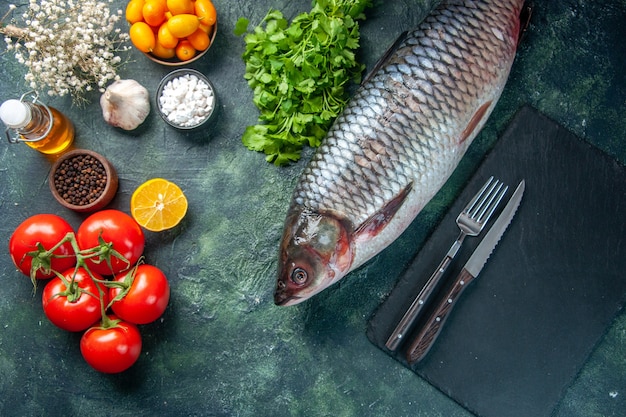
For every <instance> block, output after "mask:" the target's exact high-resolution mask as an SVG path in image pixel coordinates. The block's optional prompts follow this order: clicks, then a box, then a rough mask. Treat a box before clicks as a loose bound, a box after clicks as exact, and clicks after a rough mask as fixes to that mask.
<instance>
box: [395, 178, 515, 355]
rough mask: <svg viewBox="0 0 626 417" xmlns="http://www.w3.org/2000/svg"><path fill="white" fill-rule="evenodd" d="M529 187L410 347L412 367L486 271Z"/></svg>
mask: <svg viewBox="0 0 626 417" xmlns="http://www.w3.org/2000/svg"><path fill="white" fill-rule="evenodd" d="M525 187H526V183H525V182H524V180H522V181H521V182H520V183H519V185H518V186H517V189H516V190H515V192H514V193H513V195H512V196H511V198H510V199H509V201H508V203H507V204H506V206H505V207H504V209H503V210H502V213H500V216H498V218H497V220H496V221H495V223H494V224H493V226H491V228H490V229H489V232H487V235H486V236H485V237H484V238H483V240H482V241H481V242H480V244H479V245H478V247H477V248H476V250H474V253H472V256H471V257H470V258H469V260H468V261H467V263H466V264H465V266H463V269H462V270H461V272H459V274H458V275H457V277H456V279H455V280H454V284H453V285H452V287H451V288H450V290H449V291H448V293H447V294H446V295H445V297H444V298H443V299H442V300H441V301H440V302H439V304H438V305H437V306H436V307H435V310H434V312H433V313H432V314H431V315H430V317H429V318H428V320H427V321H426V324H425V325H424V326H423V327H422V329H421V330H420V332H419V333H418V335H417V337H416V338H415V339H414V340H413V342H412V343H411V345H410V346H409V348H408V350H407V354H406V359H407V361H408V362H409V364H411V365H412V364H414V363H416V362H419V361H421V360H422V359H423V358H424V357H425V356H426V354H427V353H428V352H429V351H430V348H431V347H432V346H433V344H434V343H435V340H436V339H437V336H439V333H440V332H441V329H442V327H443V325H444V324H445V322H446V319H447V318H448V316H449V315H450V312H451V311H452V307H454V304H455V303H456V301H457V300H458V298H459V297H460V296H461V293H462V292H463V290H465V288H467V286H468V285H469V284H470V283H471V282H472V281H473V280H474V279H475V278H476V277H477V276H478V274H479V273H480V271H481V270H482V269H483V266H484V265H485V263H486V262H487V259H489V256H490V255H491V252H493V250H494V248H495V247H496V245H497V244H498V242H499V241H500V238H501V237H502V235H503V234H504V231H505V230H506V229H507V227H508V226H509V224H510V223H511V220H512V219H513V217H514V216H515V213H516V212H517V208H518V207H519V204H520V202H521V200H522V195H523V194H524V189H525Z"/></svg>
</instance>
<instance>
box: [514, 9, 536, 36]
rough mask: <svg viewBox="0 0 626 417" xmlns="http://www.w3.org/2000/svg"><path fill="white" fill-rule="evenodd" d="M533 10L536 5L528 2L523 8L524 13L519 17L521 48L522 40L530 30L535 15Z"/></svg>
mask: <svg viewBox="0 0 626 417" xmlns="http://www.w3.org/2000/svg"><path fill="white" fill-rule="evenodd" d="M533 8H534V4H533V3H532V2H526V3H525V4H524V5H523V6H522V11H521V12H520V16H519V20H520V25H519V34H518V36H517V46H519V44H520V43H521V42H522V38H523V37H524V35H525V34H526V30H527V29H528V26H529V25H530V18H531V17H532V15H533Z"/></svg>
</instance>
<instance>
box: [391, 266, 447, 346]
mask: <svg viewBox="0 0 626 417" xmlns="http://www.w3.org/2000/svg"><path fill="white" fill-rule="evenodd" d="M452 258H453V257H450V255H447V256H446V257H445V258H443V259H442V261H441V263H439V266H438V267H437V269H436V270H435V272H433V274H432V275H431V276H430V278H429V279H428V281H427V282H426V285H424V287H423V288H422V289H421V291H420V292H419V294H417V297H415V299H414V300H413V302H412V303H411V306H410V307H409V309H408V310H407V311H406V313H404V316H402V319H400V321H399V322H398V325H397V326H396V328H395V329H394V330H393V332H391V335H390V336H389V339H387V343H385V346H386V347H387V349H389V350H396V349H397V348H398V346H399V345H400V343H401V342H402V341H403V340H404V337H405V336H406V335H407V334H408V332H409V329H410V328H411V326H413V323H415V321H416V320H417V318H418V317H419V316H420V314H421V313H422V311H423V310H424V307H425V306H426V302H427V301H428V300H429V299H430V296H431V295H432V293H433V292H434V291H435V288H437V287H438V286H439V283H440V282H441V277H443V274H445V272H446V270H447V269H448V266H449V265H450V263H451V262H452Z"/></svg>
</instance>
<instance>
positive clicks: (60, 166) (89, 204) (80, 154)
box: [48, 149, 118, 213]
mask: <svg viewBox="0 0 626 417" xmlns="http://www.w3.org/2000/svg"><path fill="white" fill-rule="evenodd" d="M48 184H49V185H50V191H52V195H53V196H54V198H55V200H57V201H58V202H59V203H60V204H61V205H63V206H64V207H66V208H68V209H70V210H74V211H77V212H83V213H85V212H92V211H96V210H100V209H102V208H104V207H106V206H107V205H108V204H109V203H110V202H111V200H112V199H113V197H115V193H116V192H117V185H118V177H117V172H116V171H115V168H114V167H113V165H112V164H111V163H110V162H109V160H107V159H106V158H105V157H104V156H102V155H100V154H99V153H97V152H94V151H90V150H88V149H74V150H71V151H69V152H67V153H65V154H63V155H62V156H61V157H60V158H59V159H58V160H57V161H56V162H55V163H54V164H53V165H52V169H51V170H50V175H49V177H48Z"/></svg>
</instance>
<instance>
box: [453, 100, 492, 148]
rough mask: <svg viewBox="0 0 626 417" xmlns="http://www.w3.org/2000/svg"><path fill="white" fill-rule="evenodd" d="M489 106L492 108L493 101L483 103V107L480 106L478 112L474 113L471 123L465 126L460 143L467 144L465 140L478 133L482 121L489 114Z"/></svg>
mask: <svg viewBox="0 0 626 417" xmlns="http://www.w3.org/2000/svg"><path fill="white" fill-rule="evenodd" d="M489 106H491V100H490V101H488V102H486V103H483V105H482V106H480V107H479V108H478V110H476V112H474V115H473V116H472V118H471V119H470V121H469V123H468V124H467V126H465V129H463V132H461V137H460V138H459V143H463V142H465V140H466V139H467V138H469V137H470V136H471V135H472V134H473V133H474V132H475V131H476V127H477V126H478V125H479V124H480V122H481V120H483V119H484V117H485V115H486V114H487V109H489Z"/></svg>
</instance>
